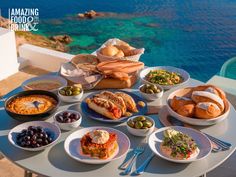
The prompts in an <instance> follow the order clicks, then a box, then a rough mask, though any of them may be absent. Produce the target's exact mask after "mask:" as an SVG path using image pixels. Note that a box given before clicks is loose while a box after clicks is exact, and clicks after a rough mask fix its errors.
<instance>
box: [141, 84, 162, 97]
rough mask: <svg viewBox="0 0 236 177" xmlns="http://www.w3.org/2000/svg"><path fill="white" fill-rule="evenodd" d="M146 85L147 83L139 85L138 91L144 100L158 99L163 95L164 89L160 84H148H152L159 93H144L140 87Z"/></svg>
mask: <svg viewBox="0 0 236 177" xmlns="http://www.w3.org/2000/svg"><path fill="white" fill-rule="evenodd" d="M145 85H147V84H142V85H141V86H140V87H139V91H140V94H141V95H142V97H143V98H145V99H146V100H148V101H154V100H156V99H159V98H161V97H162V96H163V93H164V90H163V88H162V87H161V86H157V85H154V84H150V85H154V86H155V87H157V88H158V89H159V90H160V92H159V93H145V92H143V91H142V88H143V87H144V86H145Z"/></svg>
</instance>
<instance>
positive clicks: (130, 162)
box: [120, 146, 144, 175]
mask: <svg viewBox="0 0 236 177" xmlns="http://www.w3.org/2000/svg"><path fill="white" fill-rule="evenodd" d="M143 152H144V147H143V146H138V147H136V148H135V149H134V154H133V156H132V157H131V159H130V160H128V161H127V162H126V163H124V164H122V165H121V166H120V169H125V171H124V172H123V174H124V175H128V174H130V173H131V171H132V167H133V164H134V162H135V161H136V159H137V157H138V156H139V155H140V154H142V153H143Z"/></svg>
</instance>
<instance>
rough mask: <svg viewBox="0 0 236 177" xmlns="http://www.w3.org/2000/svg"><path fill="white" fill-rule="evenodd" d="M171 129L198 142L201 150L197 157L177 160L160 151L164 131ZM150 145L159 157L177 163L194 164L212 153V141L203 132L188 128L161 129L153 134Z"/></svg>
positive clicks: (149, 141)
mask: <svg viewBox="0 0 236 177" xmlns="http://www.w3.org/2000/svg"><path fill="white" fill-rule="evenodd" d="M169 128H173V129H174V130H177V131H180V132H182V133H185V134H187V135H189V136H191V137H192V138H193V139H194V141H195V142H196V144H197V146H198V148H199V153H198V155H197V156H196V157H194V158H190V159H186V160H175V159H172V158H169V157H167V156H165V155H164V154H163V153H162V152H161V150H160V145H161V142H162V141H163V138H164V136H163V131H165V130H167V129H169ZM148 144H149V147H150V148H151V150H152V151H153V152H154V153H155V154H156V155H158V156H159V157H161V158H163V159H165V160H168V161H171V162H176V163H190V162H194V161H197V160H202V159H204V158H206V157H207V156H208V155H209V154H210V153H211V149H212V146H211V142H210V140H209V139H208V138H207V137H206V136H205V135H204V134H202V133H201V132H199V131H197V130H194V129H192V128H186V127H179V126H171V127H164V128H160V129H158V130H157V131H155V132H153V133H152V134H151V135H150V137H149V140H148Z"/></svg>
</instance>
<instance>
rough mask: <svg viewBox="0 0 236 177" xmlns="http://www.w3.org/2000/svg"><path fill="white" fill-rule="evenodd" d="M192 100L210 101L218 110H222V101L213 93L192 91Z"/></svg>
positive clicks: (196, 101) (198, 101)
mask: <svg viewBox="0 0 236 177" xmlns="http://www.w3.org/2000/svg"><path fill="white" fill-rule="evenodd" d="M192 100H193V101H194V102H195V103H200V102H212V103H215V104H216V105H217V106H218V107H219V108H220V111H221V112H223V111H224V107H225V106H224V101H223V100H222V99H221V98H220V97H219V96H218V95H215V94H214V93H210V92H207V91H194V92H193V93H192Z"/></svg>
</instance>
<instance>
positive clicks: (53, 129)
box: [8, 121, 61, 151]
mask: <svg viewBox="0 0 236 177" xmlns="http://www.w3.org/2000/svg"><path fill="white" fill-rule="evenodd" d="M29 126H40V127H42V128H43V129H44V130H46V131H49V132H50V134H52V135H53V136H52V139H53V141H52V142H51V143H50V144H48V145H45V146H41V147H37V148H27V147H21V146H19V145H18V144H17V143H16V136H17V135H18V133H20V132H21V131H22V130H23V129H27V128H28V127H29ZM60 136H61V131H60V129H59V127H58V126H56V125H55V124H53V123H50V122H44V121H32V122H26V123H23V124H20V125H17V126H16V127H14V128H13V129H11V131H10V132H9V134H8V140H9V141H10V143H11V144H12V145H13V146H15V147H17V148H19V149H23V150H26V151H41V150H44V149H46V148H47V147H49V146H51V145H53V144H55V143H56V142H57V141H58V139H59V138H60Z"/></svg>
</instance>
